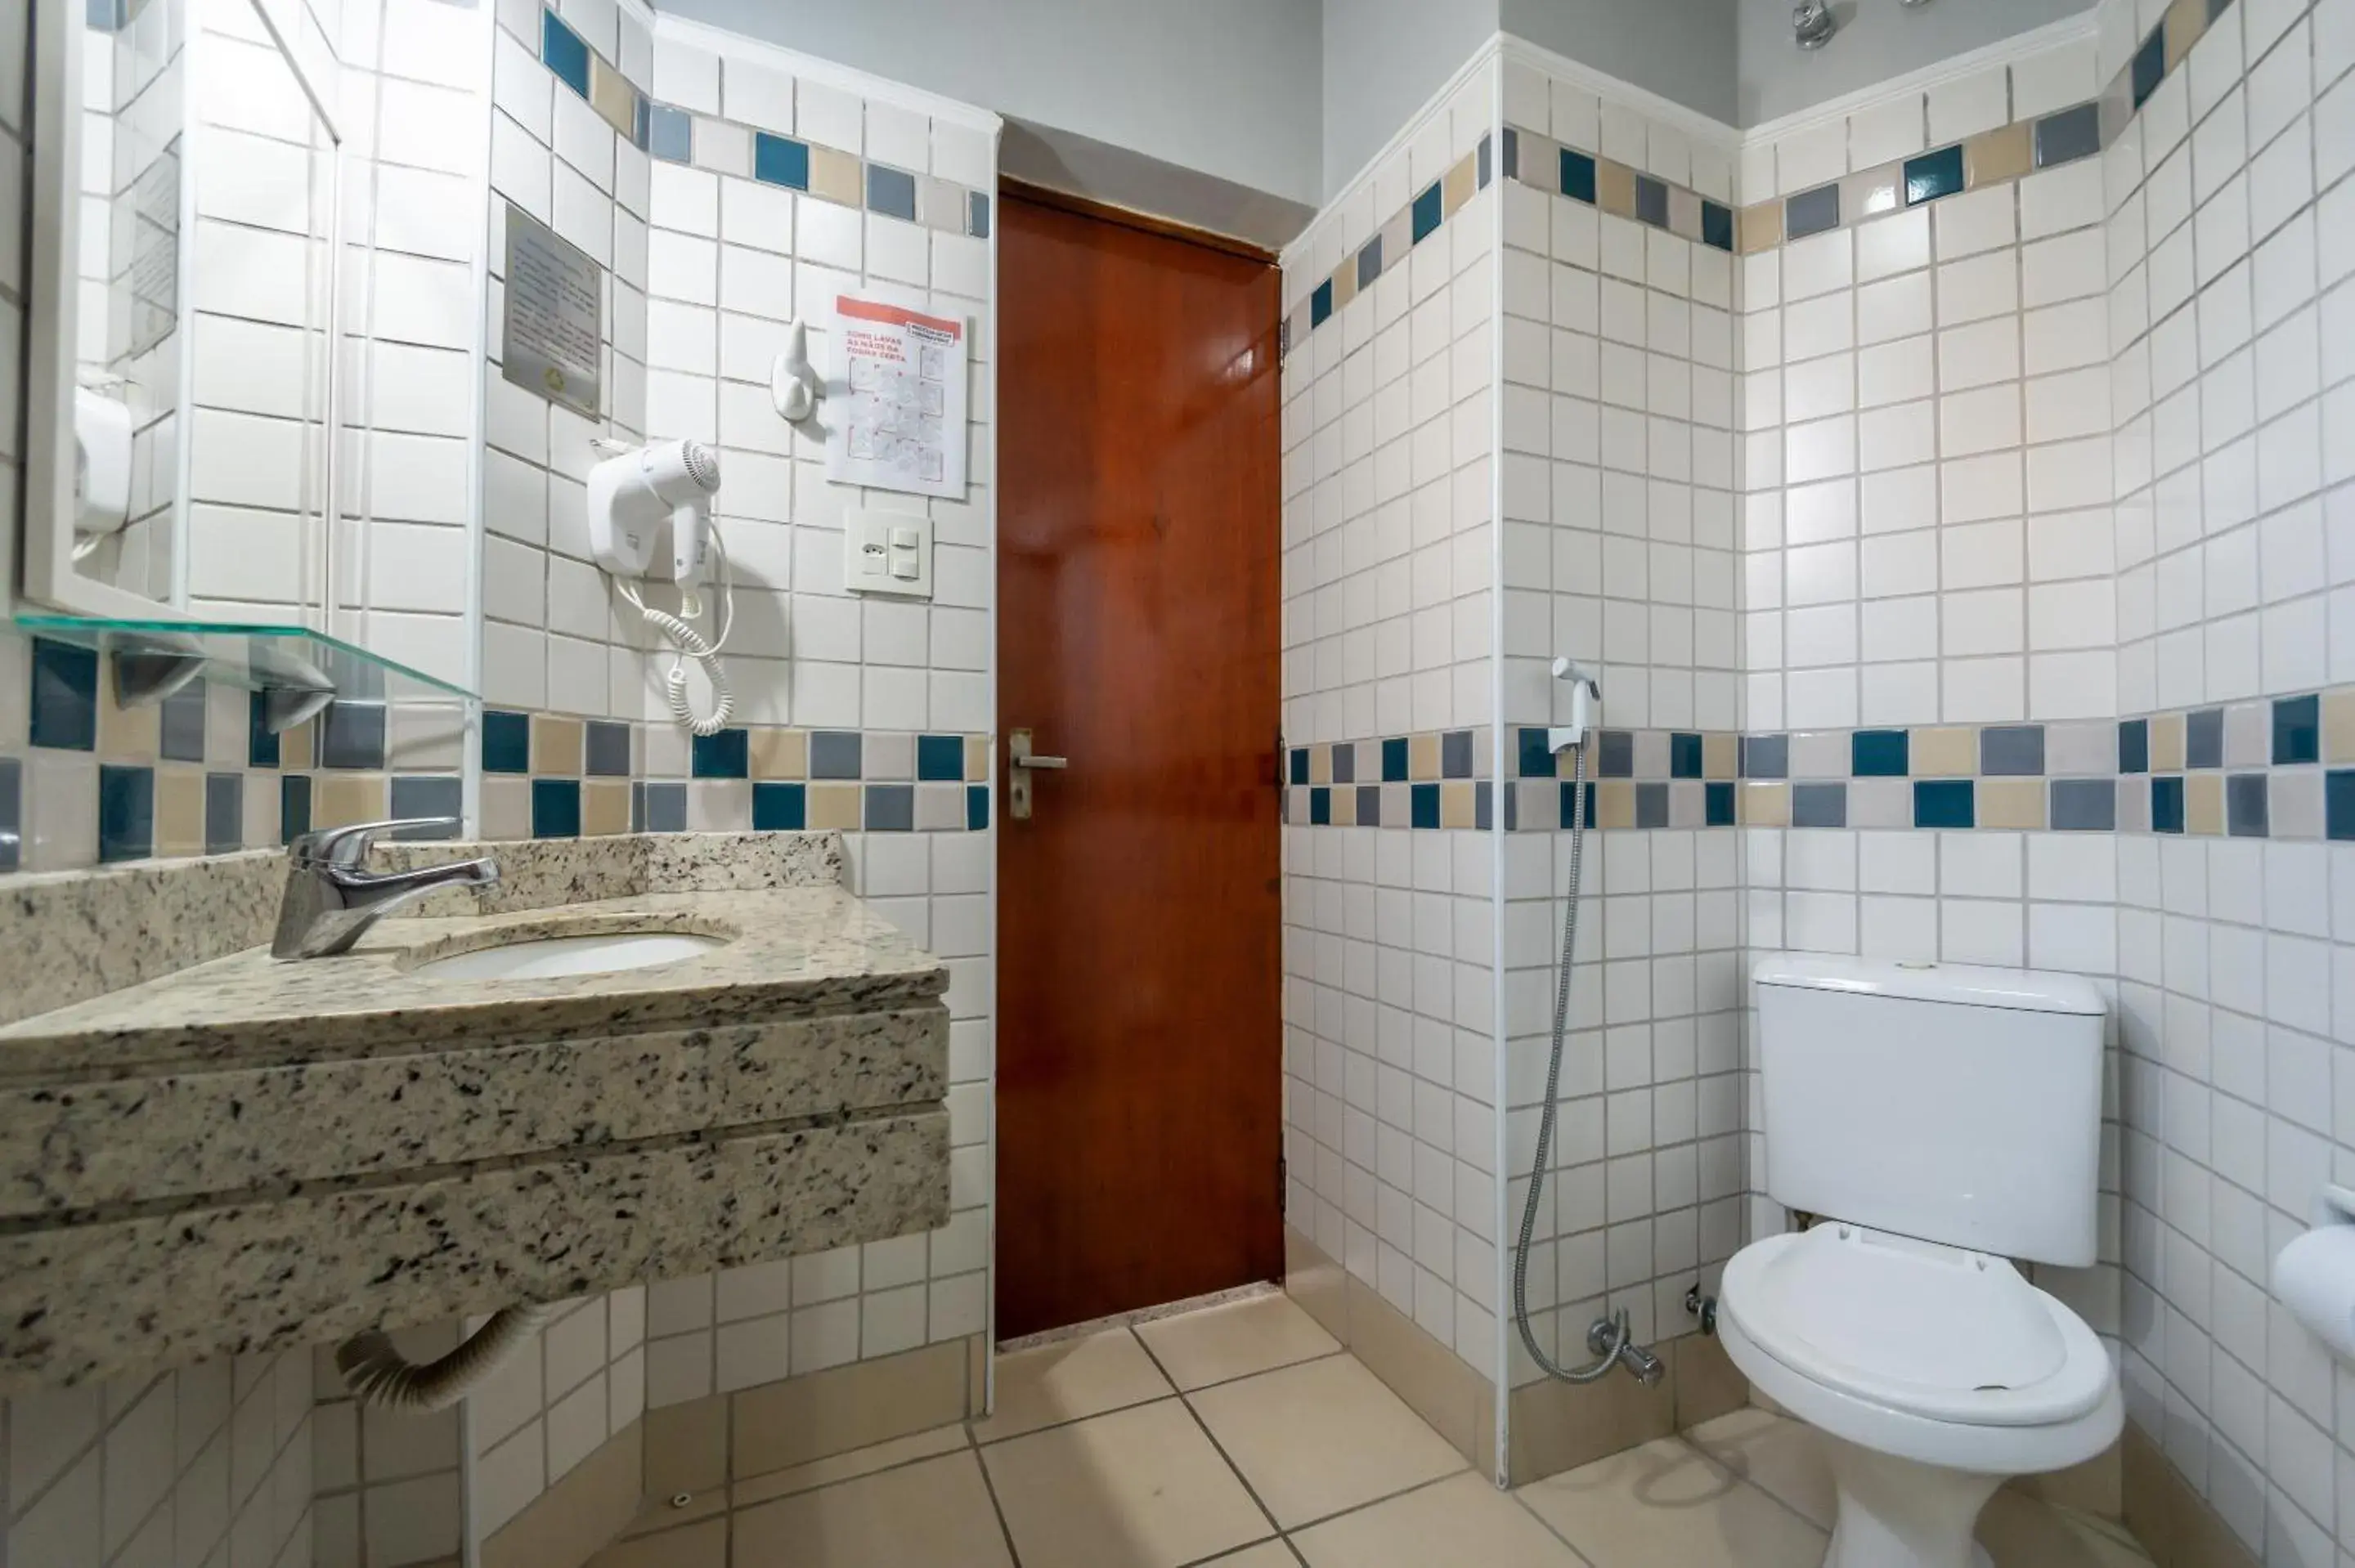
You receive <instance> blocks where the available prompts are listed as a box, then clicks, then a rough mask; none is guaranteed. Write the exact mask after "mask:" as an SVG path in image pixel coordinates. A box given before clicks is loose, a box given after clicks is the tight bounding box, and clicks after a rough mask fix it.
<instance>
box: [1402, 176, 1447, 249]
mask: <svg viewBox="0 0 2355 1568" xmlns="http://www.w3.org/2000/svg"><path fill="white" fill-rule="evenodd" d="M1439 212H1440V209H1439V182H1438V181H1437V180H1433V181H1432V182H1431V185H1430V187H1429V188H1428V189H1426V190H1425V191H1424V192H1423V194H1422V195H1421V196H1417V197H1415V198H1414V210H1413V211H1412V213H1411V214H1410V215H1409V217H1408V223H1409V226H1410V227H1409V232H1410V233H1412V235H1413V237H1414V238H1412V239H1411V240H1409V241H1408V243H1409V244H1411V245H1420V244H1422V243H1423V241H1424V240H1425V239H1428V238H1431V236H1432V235H1433V233H1434V232H1436V231H1437V229H1438V228H1439Z"/></svg>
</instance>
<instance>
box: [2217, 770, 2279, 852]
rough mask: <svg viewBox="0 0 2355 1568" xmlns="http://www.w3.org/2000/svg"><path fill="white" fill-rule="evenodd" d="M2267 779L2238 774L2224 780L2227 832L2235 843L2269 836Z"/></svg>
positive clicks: (2225, 826)
mask: <svg viewBox="0 0 2355 1568" xmlns="http://www.w3.org/2000/svg"><path fill="white" fill-rule="evenodd" d="M2270 815H2271V812H2270V810H2269V809H2268V801H2267V798H2266V780H2265V775H2264V774H2262V773H2235V774H2233V775H2232V777H2231V778H2229V779H2225V780H2224V831H2225V832H2227V833H2230V834H2231V835H2232V837H2234V838H2236V839H2262V838H2264V837H2266V836H2267V834H2268V832H2269V823H2268V821H2267V819H2268V817H2269V816H2270Z"/></svg>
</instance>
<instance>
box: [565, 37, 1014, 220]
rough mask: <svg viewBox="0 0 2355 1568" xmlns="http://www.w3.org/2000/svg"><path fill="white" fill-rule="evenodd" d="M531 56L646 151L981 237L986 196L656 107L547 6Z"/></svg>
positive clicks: (710, 117)
mask: <svg viewBox="0 0 2355 1568" xmlns="http://www.w3.org/2000/svg"><path fill="white" fill-rule="evenodd" d="M539 58H540V63H541V64H543V65H545V66H546V67H547V68H548V69H549V70H550V71H551V72H553V73H554V74H555V76H556V79H558V80H559V81H561V82H562V83H564V85H565V86H567V87H569V88H570V89H571V90H573V91H574V92H576V93H579V94H580V95H581V98H583V99H584V100H586V101H588V104H589V106H590V107H591V109H594V110H595V111H597V112H598V114H599V115H600V116H601V117H602V119H603V120H604V121H605V122H606V123H607V124H609V125H611V126H612V127H613V129H614V130H615V131H616V132H619V133H620V134H621V135H622V136H623V137H624V138H626V139H627V140H628V141H629V142H630V143H632V144H634V146H636V147H637V148H638V149H639V150H640V151H642V152H644V153H645V154H647V155H648V156H650V157H652V158H654V159H655V160H657V161H658V162H661V163H666V164H688V165H691V166H693V167H695V168H698V169H709V170H710V171H712V172H713V173H715V174H722V175H739V176H741V177H742V178H745V179H750V180H757V181H759V182H761V183H762V184H763V185H778V186H781V187H783V189H786V190H791V191H798V192H800V193H801V194H802V195H804V196H815V197H816V198H817V199H818V200H820V201H826V202H832V203H834V204H835V205H837V206H838V207H859V208H863V209H865V210H866V211H868V212H871V213H876V214H879V216H881V217H896V218H900V219H903V220H905V221H907V222H909V223H915V224H921V225H922V226H923V227H924V228H937V229H942V230H944V231H946V232H948V233H951V234H968V235H971V236H973V237H974V238H978V239H986V238H989V219H990V209H989V199H990V198H989V193H988V192H986V191H979V190H974V189H972V188H970V187H968V186H965V185H958V184H956V183H955V182H954V181H953V180H943V179H940V178H937V177H935V176H933V175H927V174H923V173H922V172H921V171H917V170H912V169H901V168H895V167H893V166H892V165H890V164H881V163H877V162H875V161H874V160H873V159H863V158H861V157H860V156H859V155H858V154H856V153H846V152H843V151H841V150H840V149H839V148H835V147H827V146H824V145H821V144H820V143H815V142H810V141H805V140H802V139H800V138H797V137H793V136H780V135H778V134H777V133H775V132H771V131H763V130H761V129H760V128H759V127H757V126H752V125H744V124H739V123H737V122H734V121H730V120H722V119H720V118H719V117H717V116H715V115H709V114H698V113H695V112H693V111H690V110H686V109H680V108H677V107H674V106H672V105H670V104H666V103H657V102H655V101H654V100H652V99H650V98H648V97H647V96H646V95H645V94H644V93H642V92H640V91H638V90H636V89H635V88H634V87H632V86H631V85H630V83H629V81H628V79H626V78H624V77H623V75H622V72H621V70H620V69H619V68H618V67H616V66H614V65H613V63H612V62H610V61H609V60H607V59H606V58H604V57H603V56H602V55H600V54H599V53H597V51H596V50H595V49H593V48H591V47H590V46H589V43H588V41H587V40H586V39H584V38H582V37H581V35H580V33H578V32H577V31H575V30H574V29H573V27H572V26H570V24H568V23H567V22H566V21H565V20H564V19H563V18H562V17H561V16H558V15H557V14H556V13H555V12H554V11H552V10H549V9H547V8H545V7H543V8H542V9H541V11H540V14H539Z"/></svg>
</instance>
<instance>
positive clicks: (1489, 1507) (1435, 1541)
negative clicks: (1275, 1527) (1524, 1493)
mask: <svg viewBox="0 0 2355 1568" xmlns="http://www.w3.org/2000/svg"><path fill="white" fill-rule="evenodd" d="M1292 1543H1293V1545H1295V1547H1297V1548H1298V1549H1299V1551H1300V1554H1301V1556H1303V1557H1305V1558H1306V1559H1307V1561H1308V1568H1429V1565H1430V1564H1432V1563H1476V1564H1478V1568H1585V1564H1584V1563H1582V1562H1581V1561H1580V1560H1579V1556H1578V1553H1577V1552H1572V1550H1571V1549H1570V1548H1569V1547H1567V1546H1564V1545H1563V1544H1562V1543H1561V1541H1559V1540H1558V1539H1556V1538H1555V1536H1554V1534H1553V1532H1552V1531H1550V1530H1548V1529H1547V1528H1546V1527H1545V1526H1544V1525H1543V1524H1542V1523H1540V1521H1539V1520H1538V1518H1537V1516H1536V1515H1534V1514H1532V1513H1531V1512H1529V1510H1527V1509H1525V1508H1523V1507H1522V1506H1521V1505H1520V1504H1519V1503H1518V1502H1515V1501H1514V1500H1513V1499H1511V1498H1510V1497H1508V1496H1507V1495H1506V1494H1504V1493H1503V1492H1500V1491H1498V1490H1497V1489H1496V1487H1495V1485H1494V1484H1493V1483H1491V1482H1490V1481H1489V1480H1488V1478H1487V1477H1485V1476H1476V1475H1474V1474H1472V1473H1471V1472H1470V1471H1468V1470H1467V1471H1465V1473H1464V1474H1463V1475H1460V1476H1457V1477H1455V1478H1452V1479H1449V1480H1444V1481H1441V1482H1438V1483H1437V1484H1436V1485H1433V1486H1428V1487H1424V1488H1422V1489H1419V1490H1416V1491H1412V1492H1409V1493H1407V1494H1406V1495H1405V1496H1403V1497H1395V1498H1391V1499H1389V1500H1388V1501H1385V1502H1378V1503H1376V1504H1374V1505H1373V1506H1372V1507H1370V1508H1363V1509H1359V1510H1358V1511H1357V1512H1355V1513H1345V1514H1343V1515H1342V1516H1341V1517H1340V1518H1338V1519H1330V1520H1326V1521H1325V1522H1324V1523H1323V1524H1320V1525H1316V1526H1314V1527H1313V1528H1311V1529H1308V1530H1304V1531H1301V1532H1300V1533H1299V1534H1298V1535H1295V1536H1294V1537H1293V1538H1292Z"/></svg>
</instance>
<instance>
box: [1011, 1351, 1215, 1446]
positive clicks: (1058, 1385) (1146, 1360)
mask: <svg viewBox="0 0 2355 1568" xmlns="http://www.w3.org/2000/svg"><path fill="white" fill-rule="evenodd" d="M1172 1392H1173V1390H1172V1389H1171V1388H1170V1386H1169V1380H1168V1379H1167V1378H1166V1377H1163V1376H1162V1375H1161V1370H1160V1369H1159V1368H1158V1367H1156V1366H1155V1365H1154V1364H1153V1358H1152V1357H1151V1356H1148V1355H1146V1353H1145V1347H1144V1346H1143V1345H1140V1344H1138V1343H1137V1342H1136V1336H1135V1335H1134V1334H1132V1333H1130V1332H1129V1331H1128V1330H1126V1329H1107V1330H1104V1331H1103V1333H1100V1334H1090V1335H1088V1336H1086V1337H1085V1338H1083V1339H1076V1340H1059V1341H1058V1342H1056V1343H1054V1344H1051V1345H1040V1346H1039V1347H1038V1348H1037V1349H1036V1350H1028V1351H1017V1352H1016V1353H1015V1354H1013V1355H1010V1356H1000V1357H998V1358H997V1404H996V1409H995V1410H994V1411H993V1412H991V1414H989V1415H988V1416H987V1417H986V1418H985V1419H983V1420H980V1421H976V1422H975V1423H974V1424H973V1435H974V1436H975V1439H976V1440H977V1441H980V1442H983V1443H995V1442H997V1441H999V1440H1000V1439H1001V1438H1007V1437H1017V1436H1021V1435H1022V1434H1023V1433H1025V1432H1036V1431H1038V1430H1039V1428H1040V1427H1042V1426H1052V1425H1056V1424H1057V1423H1059V1422H1063V1421H1077V1420H1080V1419H1082V1417H1084V1416H1090V1415H1102V1414H1104V1413H1105V1412H1106V1411H1112V1410H1119V1409H1123V1408H1124V1407H1125V1406H1128V1405H1131V1404H1144V1403H1145V1402H1146V1400H1148V1399H1160V1398H1162V1397H1164V1396H1165V1395H1167V1394H1168V1393H1172Z"/></svg>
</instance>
